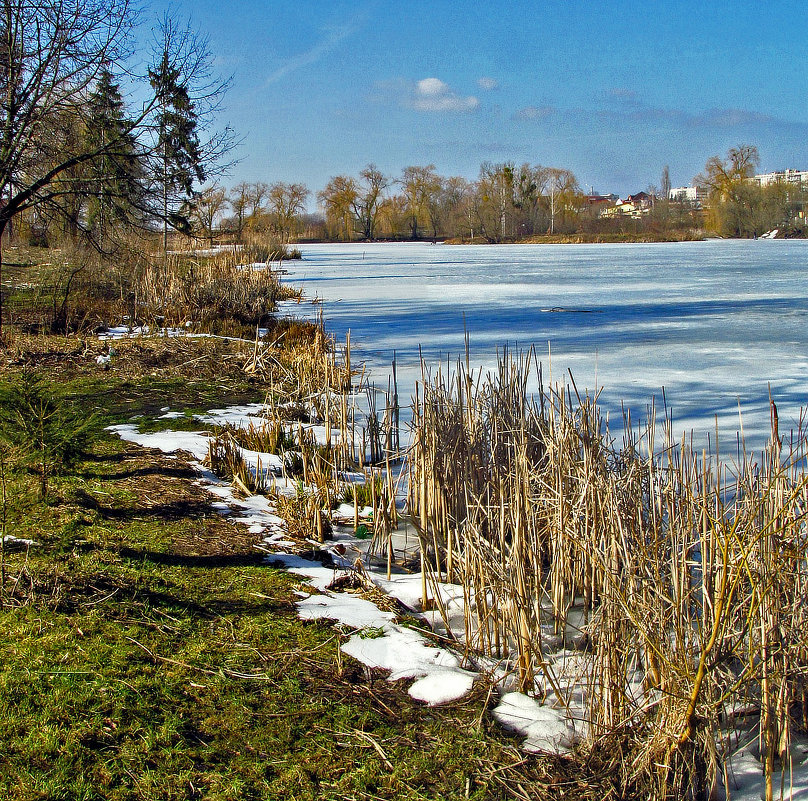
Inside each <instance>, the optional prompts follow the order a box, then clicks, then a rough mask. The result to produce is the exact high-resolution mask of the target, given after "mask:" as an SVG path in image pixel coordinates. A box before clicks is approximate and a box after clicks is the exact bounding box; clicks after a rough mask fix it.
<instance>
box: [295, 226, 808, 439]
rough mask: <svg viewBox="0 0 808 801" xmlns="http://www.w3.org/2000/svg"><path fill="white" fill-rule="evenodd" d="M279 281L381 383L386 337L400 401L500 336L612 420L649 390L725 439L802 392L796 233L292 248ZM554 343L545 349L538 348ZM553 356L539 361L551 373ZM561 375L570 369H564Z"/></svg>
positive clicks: (760, 426) (479, 359) (640, 412)
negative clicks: (531, 349) (530, 353)
mask: <svg viewBox="0 0 808 801" xmlns="http://www.w3.org/2000/svg"><path fill="white" fill-rule="evenodd" d="M301 250H302V252H303V259H302V261H296V262H294V261H293V262H286V263H285V264H284V266H285V267H286V269H287V270H288V272H289V275H288V280H289V281H290V282H291V283H293V284H295V285H298V286H301V287H303V289H304V291H305V292H306V294H307V296H308V297H315V296H316V297H318V298H320V299H321V300H322V301H323V304H324V312H325V319H326V324H327V326H328V327H329V330H330V331H331V332H332V333H334V335H335V336H336V338H337V340H338V341H339V340H344V337H345V332H346V331H347V330H348V329H350V330H351V340H352V343H353V347H354V348H355V352H356V353H357V355H358V357H359V358H361V359H363V360H364V361H365V362H366V363H367V365H368V367H370V368H371V369H372V371H373V375H374V378H375V379H376V380H377V382H378V383H379V384H380V385H384V386H386V383H387V375H388V373H389V369H390V363H391V361H392V357H393V350H394V349H395V351H396V355H397V361H398V375H399V383H400V395H401V398H402V401H406V399H407V398H408V397H409V396H410V395H411V393H412V392H413V389H414V386H415V381H416V380H419V379H420V375H421V369H420V362H419V347H420V348H421V352H422V353H423V355H424V358H425V360H426V361H427V362H428V363H430V364H433V365H437V364H444V365H445V364H446V362H447V359H448V360H450V361H454V360H455V359H456V358H457V357H458V356H460V355H461V354H462V353H463V350H464V325H465V327H466V328H467V329H468V332H469V336H470V342H471V359H472V364H473V365H477V366H481V367H483V368H484V369H488V368H491V367H493V366H494V364H495V363H496V354H497V350H498V349H499V350H500V351H501V350H502V348H503V347H504V346H506V345H507V346H508V347H511V348H516V347H517V346H518V347H519V348H523V349H524V348H527V347H528V346H530V345H535V346H536V348H537V351H538V354H539V357H540V359H541V361H542V363H543V371H544V378H545V383H547V379H548V375H549V374H550V373H551V374H552V380H553V381H557V380H560V379H564V378H565V377H566V376H567V371H568V370H570V371H572V375H573V376H574V379H575V382H576V384H577V386H578V388H579V390H582V389H583V388H587V389H588V390H590V391H593V390H596V389H601V388H602V394H601V396H600V397H601V404H602V406H603V408H604V410H606V411H609V412H610V415H611V417H612V420H614V419H615V416H618V417H620V416H621V412H620V405H621V401H622V402H625V404H626V405H627V407H628V408H630V409H631V410H632V417H633V418H634V419H637V418H639V417H644V416H645V415H646V413H647V408H648V404H649V403H650V401H651V399H652V398H656V402H657V406H658V407H659V406H661V400H662V390H663V388H664V391H665V398H666V401H667V404H668V407H669V408H672V410H673V416H674V420H675V428H676V430H677V431H678V432H682V431H690V430H692V429H694V430H695V431H696V434H697V437H704V436H706V434H707V433H708V432H712V431H714V429H715V417H716V415H717V416H718V419H719V424H720V431H721V438H722V441H723V445H724V447H728V446H733V445H734V442H735V432H736V431H737V429H738V421H739V407H740V409H741V411H742V415H743V429H744V433H745V435H746V438H747V443H748V444H750V445H752V446H755V447H759V446H760V445H761V444H762V443H763V442H764V441H765V439H766V437H767V436H768V431H769V388H771V394H772V397H773V399H774V400H775V402H776V403H777V407H778V412H779V417H780V430H781V432H783V431H788V430H789V429H791V428H793V427H796V425H797V423H798V419H799V410H800V408H801V406H802V405H804V404H805V402H806V399H807V398H808V393H807V392H806V390H808V326H807V325H806V323H808V289H806V286H805V281H804V278H803V273H804V270H805V265H806V261H807V260H808V241H793V240H791V241H786V240H774V241H760V240H758V241H707V242H686V243H665V244H648V245H646V244H631V245H626V244H620V245H501V246H494V245H492V246H457V245H432V244H428V243H424V244H420V243H417V244H409V243H408V244H390V243H379V244H376V243H372V244H361V243H360V244H329V245H303V246H301ZM548 352H549V354H550V355H551V361H550V359H549V358H548ZM551 368H552V372H551ZM568 383H569V382H568Z"/></svg>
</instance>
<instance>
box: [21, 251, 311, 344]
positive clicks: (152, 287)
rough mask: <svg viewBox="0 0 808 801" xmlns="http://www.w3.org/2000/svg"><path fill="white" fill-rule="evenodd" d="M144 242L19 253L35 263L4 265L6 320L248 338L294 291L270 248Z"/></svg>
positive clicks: (33, 327) (53, 329)
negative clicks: (161, 250)
mask: <svg viewBox="0 0 808 801" xmlns="http://www.w3.org/2000/svg"><path fill="white" fill-rule="evenodd" d="M125 244H126V243H125ZM143 244H144V243H142V242H132V243H128V244H126V246H121V247H120V248H119V249H118V250H116V252H115V253H114V254H111V255H110V254H106V255H104V254H100V253H98V252H97V251H94V250H90V249H88V248H82V247H79V246H77V245H75V244H66V245H64V246H62V247H59V248H52V249H49V250H38V251H35V252H34V251H27V250H22V251H19V252H20V254H21V257H22V256H25V258H26V259H32V258H33V259H34V262H35V263H34V262H28V261H26V262H23V261H21V262H19V263H16V264H12V265H11V266H10V269H8V270H7V278H8V279H10V281H11V283H12V290H11V291H10V292H9V293H7V294H8V298H7V301H6V304H5V305H6V310H7V311H6V313H7V314H8V317H9V322H10V323H12V324H14V325H17V326H18V327H20V328H21V329H23V330H27V331H29V332H31V331H47V332H50V333H60V334H62V333H68V332H84V331H90V330H95V329H102V328H105V327H108V326H112V325H117V324H120V323H121V322H129V323H131V324H132V325H142V324H145V325H149V326H152V327H155V326H156V327H162V326H184V325H185V324H186V323H190V324H191V325H192V326H193V328H194V330H196V331H204V332H209V333H219V334H228V335H234V336H245V335H247V336H253V335H254V334H255V329H256V327H257V326H262V327H271V325H272V323H273V316H272V315H273V312H274V311H275V308H276V303H277V301H279V300H283V299H288V298H299V297H300V293H299V291H297V290H294V289H292V288H291V287H288V286H285V285H283V284H281V282H280V280H279V272H278V271H277V270H273V269H272V268H271V258H272V257H273V253H271V252H268V253H266V254H264V253H263V251H262V250H261V249H260V248H257V249H256V248H253V247H251V246H246V247H245V248H244V249H243V251H235V250H233V249H227V250H221V251H215V252H204V253H203V254H202V255H199V256H196V255H194V254H193V253H188V254H183V253H173V254H168V255H167V256H164V255H163V254H150V253H148V252H146V251H145V250H144V249H143ZM261 256H266V257H265V258H259V257H261ZM245 265H248V266H245Z"/></svg>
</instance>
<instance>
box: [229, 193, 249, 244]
mask: <svg viewBox="0 0 808 801" xmlns="http://www.w3.org/2000/svg"><path fill="white" fill-rule="evenodd" d="M227 201H228V203H229V204H230V208H231V209H232V210H233V222H235V225H236V239H237V240H238V241H239V242H241V237H242V236H243V234H244V222H245V220H246V219H247V209H248V208H249V206H250V185H249V184H248V183H245V182H244V181H242V182H241V183H240V184H236V185H235V186H234V187H233V188H232V189H231V190H230V194H229V195H228V197H227Z"/></svg>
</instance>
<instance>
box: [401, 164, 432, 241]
mask: <svg viewBox="0 0 808 801" xmlns="http://www.w3.org/2000/svg"><path fill="white" fill-rule="evenodd" d="M399 183H400V184H401V186H402V188H403V189H404V197H405V198H406V202H407V209H408V212H409V219H410V234H411V236H412V238H413V239H418V226H419V222H420V221H422V220H423V219H424V218H425V217H427V218H429V219H430V222H434V219H433V216H432V215H430V213H429V212H430V208H432V209H434V206H435V199H436V198H437V196H438V194H439V192H440V188H441V181H440V178H439V176H438V175H437V173H436V172H435V165H434V164H429V165H428V166H426V167H405V168H404V170H403V171H402V173H401V180H400V181H399ZM432 229H433V237H434V236H435V235H436V231H435V226H434V225H433V226H432Z"/></svg>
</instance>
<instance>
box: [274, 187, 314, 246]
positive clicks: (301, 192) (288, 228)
mask: <svg viewBox="0 0 808 801" xmlns="http://www.w3.org/2000/svg"><path fill="white" fill-rule="evenodd" d="M309 194H310V193H309V190H308V189H307V188H306V186H304V185H303V184H285V183H282V182H277V183H274V184H272V185H271V186H270V187H269V213H270V214H271V215H272V218H273V222H274V224H275V227H276V229H277V231H278V236H279V237H280V239H281V241H282V242H288V241H289V240H290V239H291V238H292V235H293V234H294V232H295V226H296V224H297V221H298V219H299V217H300V215H301V214H303V212H304V211H305V210H306V199H307V198H308V196H309Z"/></svg>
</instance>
